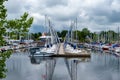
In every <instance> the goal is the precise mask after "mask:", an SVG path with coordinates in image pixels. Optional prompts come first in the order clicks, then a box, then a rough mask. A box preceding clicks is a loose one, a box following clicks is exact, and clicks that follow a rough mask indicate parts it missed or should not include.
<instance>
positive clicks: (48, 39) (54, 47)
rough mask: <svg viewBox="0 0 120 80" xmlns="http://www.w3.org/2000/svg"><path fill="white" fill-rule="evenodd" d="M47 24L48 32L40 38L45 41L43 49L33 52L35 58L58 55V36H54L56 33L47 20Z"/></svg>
mask: <svg viewBox="0 0 120 80" xmlns="http://www.w3.org/2000/svg"><path fill="white" fill-rule="evenodd" d="M45 21H46V20H45ZM45 23H46V22H45ZM48 23H49V25H48V26H46V28H47V29H48V32H47V33H46V35H44V36H41V37H40V38H41V39H43V40H45V44H44V47H43V48H40V49H39V50H38V51H36V52H35V54H36V56H50V55H52V54H57V53H58V50H59V40H58V36H57V34H56V31H55V30H54V29H53V27H52V26H51V23H50V20H48ZM35 54H34V55H35Z"/></svg>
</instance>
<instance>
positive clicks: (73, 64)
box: [64, 58, 90, 80]
mask: <svg viewBox="0 0 120 80" xmlns="http://www.w3.org/2000/svg"><path fill="white" fill-rule="evenodd" d="M64 60H65V64H66V67H67V69H68V73H69V75H70V78H71V80H78V79H77V73H78V72H77V71H78V70H77V68H78V67H77V65H78V64H79V63H81V62H90V58H65V59H64Z"/></svg>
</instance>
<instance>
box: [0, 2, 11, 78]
mask: <svg viewBox="0 0 120 80" xmlns="http://www.w3.org/2000/svg"><path fill="white" fill-rule="evenodd" d="M5 1H6V0H0V47H1V46H3V45H4V44H5V41H4V38H3V34H4V33H5V32H6V28H5V25H6V16H7V14H6V12H7V10H6V9H5V6H4V5H3V3H4V2H5ZM10 54H11V52H10V51H5V52H1V51H0V78H5V77H6V75H5V72H6V71H7V70H6V68H5V61H6V59H7V58H9V57H10Z"/></svg>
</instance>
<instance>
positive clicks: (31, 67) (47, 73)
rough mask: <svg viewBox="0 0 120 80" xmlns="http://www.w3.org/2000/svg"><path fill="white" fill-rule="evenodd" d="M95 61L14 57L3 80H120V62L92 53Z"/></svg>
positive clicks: (110, 56)
mask: <svg viewBox="0 0 120 80" xmlns="http://www.w3.org/2000/svg"><path fill="white" fill-rule="evenodd" d="M91 55H92V56H91V58H90V59H88V58H42V57H32V58H30V57H28V55H27V54H13V55H12V56H11V57H10V59H8V60H7V62H6V64H7V68H8V72H7V77H6V79H3V80H120V76H119V75H120V58H119V57H116V56H114V55H110V54H108V53H106V54H104V53H96V52H92V53H91Z"/></svg>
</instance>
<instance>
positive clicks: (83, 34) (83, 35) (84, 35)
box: [81, 28, 90, 41]
mask: <svg viewBox="0 0 120 80" xmlns="http://www.w3.org/2000/svg"><path fill="white" fill-rule="evenodd" d="M81 34H82V38H83V40H84V41H85V39H86V37H87V36H90V31H89V30H88V29H87V28H83V29H82V31H81Z"/></svg>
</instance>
